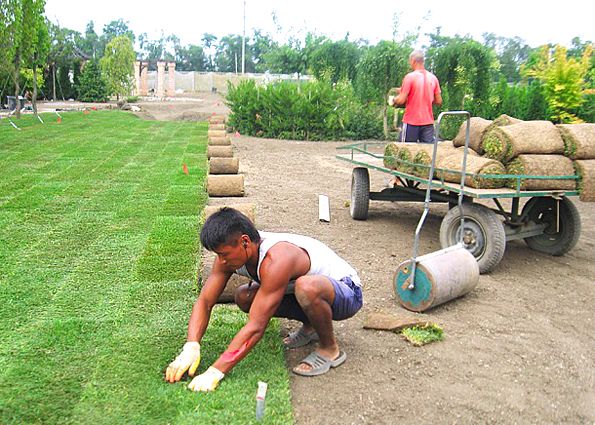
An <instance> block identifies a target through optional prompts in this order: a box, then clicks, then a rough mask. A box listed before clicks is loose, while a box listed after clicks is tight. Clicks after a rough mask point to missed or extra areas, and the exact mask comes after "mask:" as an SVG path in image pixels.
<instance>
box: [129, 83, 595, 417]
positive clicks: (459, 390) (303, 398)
mask: <svg viewBox="0 0 595 425" xmlns="http://www.w3.org/2000/svg"><path fill="white" fill-rule="evenodd" d="M172 105H177V102H169V103H161V104H157V103H154V102H153V103H150V104H142V105H141V106H142V107H143V109H145V112H144V113H146V114H147V116H149V115H150V116H151V117H153V118H157V119H163V118H165V119H167V118H170V119H171V117H179V116H181V115H183V114H186V116H188V115H191V114H195V116H197V117H203V116H208V115H210V113H211V112H218V113H219V112H225V106H224V104H223V103H222V101H221V98H219V97H218V96H217V95H210V94H209V95H208V96H205V100H204V101H203V102H193V103H190V102H188V103H187V104H186V106H182V104H180V105H177V107H176V106H173V107H172ZM178 119H179V118H178ZM232 142H233V146H234V150H235V155H236V156H237V157H238V158H239V159H240V172H241V173H243V174H244V176H245V190H246V196H245V197H244V198H239V199H234V200H231V201H232V202H253V203H255V204H256V212H257V214H256V221H257V226H258V227H259V228H261V229H263V230H269V231H290V232H296V233H302V234H306V235H310V236H313V237H316V238H318V239H320V240H322V241H323V242H325V243H326V244H328V245H329V246H330V247H332V248H333V249H335V250H336V251H337V252H338V253H339V254H340V255H341V256H343V257H344V258H345V259H347V260H348V261H349V262H350V263H351V264H352V265H353V266H354V267H355V268H356V269H357V270H358V272H359V274H360V277H361V279H362V281H363V283H364V307H363V309H362V311H360V312H359V313H358V314H357V315H356V316H355V317H354V318H352V319H349V320H347V321H343V322H335V331H336V334H337V337H338V341H339V344H340V346H341V348H342V349H343V350H345V351H346V352H347V356H348V357H347V362H346V363H345V364H344V365H342V366H341V367H339V368H336V369H332V370H331V371H330V372H329V373H328V374H326V375H323V376H321V377H316V378H304V377H297V376H293V375H292V378H291V388H292V397H293V406H294V412H295V420H296V423H297V424H299V425H306V424H342V425H343V424H395V423H399V424H420V423H421V424H446V423H448V424H470V423H474V424H475V423H494V424H515V423H518V424H545V423H564V424H593V423H594V422H595V354H594V353H595V332H594V331H593V329H594V328H595V309H594V308H593V300H594V299H595V265H594V262H593V258H594V253H595V243H594V240H595V224H594V223H595V204H587V203H581V202H579V201H578V199H576V198H575V199H576V201H574V199H573V202H575V204H576V206H577V207H578V209H579V211H580V215H581V219H582V233H581V238H580V240H579V242H578V244H577V246H576V247H575V248H574V249H573V250H572V251H571V252H570V253H568V254H567V255H565V256H563V257H551V256H548V255H545V254H540V253H537V252H535V251H531V250H530V249H529V248H528V247H527V246H526V245H525V243H524V242H522V241H514V242H510V243H508V245H507V247H506V253H505V255H504V259H503V260H502V262H501V263H500V264H499V265H498V266H497V267H496V268H495V270H493V271H492V272H491V273H490V274H488V275H482V276H481V277H480V283H479V285H478V287H477V288H476V289H475V290H474V291H473V292H471V293H470V294H468V295H467V296H465V297H464V298H461V299H458V300H455V301H452V302H449V303H447V304H444V305H442V306H439V307H437V308H434V309H432V310H429V311H428V312H427V313H424V314H420V315H417V316H420V317H423V318H424V319H425V320H429V321H432V322H435V323H437V324H439V325H440V326H442V327H443V329H444V331H445V335H446V338H445V340H444V341H442V342H438V343H433V344H429V345H427V346H424V347H421V348H418V347H414V346H412V345H410V344H409V343H408V342H406V341H405V340H404V339H403V338H402V337H401V336H400V335H398V334H394V333H391V332H385V331H371V330H365V329H363V326H362V325H363V322H364V319H365V318H366V316H367V315H368V314H370V313H372V312H385V313H394V314H402V315H414V314H413V313H409V312H407V311H406V310H404V309H403V308H401V307H400V306H399V304H398V302H397V301H396V299H395V296H394V292H393V289H392V283H391V281H392V278H393V274H394V272H395V270H396V268H397V266H398V265H399V264H400V263H401V262H402V261H404V260H406V259H407V258H409V257H410V256H411V251H412V246H413V235H414V231H415V227H416V225H417V222H418V220H419V217H420V214H421V211H422V209H423V205H422V204H420V203H390V202H380V201H372V202H371V205H370V213H369V218H368V220H367V221H355V220H352V219H351V217H350V215H349V208H348V207H347V204H346V202H347V201H348V200H349V198H350V181H351V170H352V166H351V164H349V163H347V162H343V161H340V160H338V159H336V158H335V154H336V148H337V147H338V146H341V145H342V144H343V143H338V142H299V141H279V140H269V139H257V138H251V137H244V136H239V137H232ZM371 178H372V183H371V188H372V190H380V189H381V188H382V187H384V185H385V184H386V180H387V176H386V175H384V174H382V173H379V172H373V173H372V174H371ZM319 194H324V195H327V196H328V197H329V198H330V205H331V221H330V223H323V222H320V221H319V220H318V195H319ZM227 201H229V200H228V199H212V200H211V201H210V203H211V204H223V203H225V202H227ZM446 212H447V207H446V206H445V205H433V206H432V210H431V214H430V216H429V218H428V219H427V220H426V224H425V226H424V229H423V232H422V240H421V246H420V252H421V253H427V252H431V251H435V250H438V249H440V245H439V240H438V234H439V226H440V222H441V220H442V217H444V215H445V214H446ZM296 326H297V323H295V322H290V321H287V322H285V323H284V325H283V328H284V330H285V331H287V330H290V329H293V328H295V327H296ZM311 349H312V346H309V347H304V348H299V349H296V350H291V351H288V352H287V367H288V368H289V369H290V368H292V367H293V366H295V365H296V364H297V363H298V362H299V360H300V359H301V358H302V357H304V356H306V355H307V354H308V353H309V351H310V350H311ZM272 390H274V389H272Z"/></svg>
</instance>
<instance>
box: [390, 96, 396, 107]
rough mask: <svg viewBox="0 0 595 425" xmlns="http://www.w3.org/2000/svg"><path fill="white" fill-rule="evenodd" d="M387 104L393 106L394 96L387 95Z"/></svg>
mask: <svg viewBox="0 0 595 425" xmlns="http://www.w3.org/2000/svg"><path fill="white" fill-rule="evenodd" d="M388 106H395V97H394V96H389V97H388Z"/></svg>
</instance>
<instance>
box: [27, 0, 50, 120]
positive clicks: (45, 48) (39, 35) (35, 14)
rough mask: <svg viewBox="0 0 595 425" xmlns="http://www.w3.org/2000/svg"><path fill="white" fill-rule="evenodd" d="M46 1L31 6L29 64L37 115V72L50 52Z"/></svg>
mask: <svg viewBox="0 0 595 425" xmlns="http://www.w3.org/2000/svg"><path fill="white" fill-rule="evenodd" d="M44 12H45V0H37V1H33V2H32V4H31V18H30V20H29V22H31V25H33V30H34V31H33V33H32V39H31V40H30V43H31V49H30V50H29V57H28V58H27V63H28V64H29V65H30V66H31V68H33V94H32V96H31V100H32V103H33V112H34V113H35V115H37V88H38V87H37V86H38V82H37V70H38V67H40V66H43V65H44V64H45V62H46V59H47V56H48V53H49V50H50V34H49V31H48V26H47V21H46V19H45V16H44Z"/></svg>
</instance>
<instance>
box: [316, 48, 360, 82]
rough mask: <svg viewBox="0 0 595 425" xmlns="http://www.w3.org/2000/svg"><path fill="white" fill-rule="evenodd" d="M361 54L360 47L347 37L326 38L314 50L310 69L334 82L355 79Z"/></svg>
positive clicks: (317, 76)
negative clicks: (339, 38)
mask: <svg viewBox="0 0 595 425" xmlns="http://www.w3.org/2000/svg"><path fill="white" fill-rule="evenodd" d="M360 56H361V52H360V49H359V47H358V46H357V45H356V44H355V43H353V42H350V41H348V40H347V38H345V39H344V40H341V41H336V42H333V41H330V40H325V41H324V42H323V43H322V44H321V45H319V46H318V47H317V48H316V49H315V50H314V51H313V52H312V54H311V56H310V64H309V65H310V66H309V69H310V70H311V72H312V74H313V75H314V76H315V77H316V78H322V77H323V76H324V77H325V78H328V79H329V80H330V81H331V82H333V83H336V82H338V81H339V80H348V81H353V80H354V79H355V75H356V72H357V71H356V65H357V62H358V61H359V58H360Z"/></svg>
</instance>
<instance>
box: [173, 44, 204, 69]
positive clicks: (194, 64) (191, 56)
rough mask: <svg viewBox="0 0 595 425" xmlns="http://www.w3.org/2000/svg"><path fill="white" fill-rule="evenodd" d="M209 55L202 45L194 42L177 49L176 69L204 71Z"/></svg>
mask: <svg viewBox="0 0 595 425" xmlns="http://www.w3.org/2000/svg"><path fill="white" fill-rule="evenodd" d="M206 67H207V57H206V55H205V52H204V50H203V48H202V47H200V46H196V45H194V44H190V45H188V47H181V46H178V48H177V49H176V69H177V70H179V71H204V70H205V69H206Z"/></svg>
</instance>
